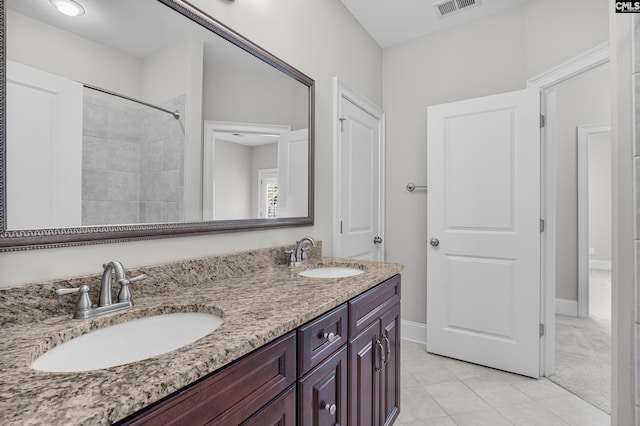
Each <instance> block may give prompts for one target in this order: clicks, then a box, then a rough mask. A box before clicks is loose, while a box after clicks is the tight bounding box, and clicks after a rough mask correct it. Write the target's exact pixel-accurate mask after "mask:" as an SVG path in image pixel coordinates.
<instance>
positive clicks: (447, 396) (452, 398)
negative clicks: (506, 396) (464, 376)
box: [425, 382, 491, 416]
mask: <svg viewBox="0 0 640 426" xmlns="http://www.w3.org/2000/svg"><path fill="white" fill-rule="evenodd" d="M425 389H426V390H427V392H429V394H430V395H431V396H432V397H433V399H435V400H436V402H437V403H438V405H440V406H441V407H442V408H443V409H444V411H446V412H447V414H449V415H450V416H451V415H454V414H463V413H469V412H473V411H483V410H489V409H490V408H491V407H490V406H489V405H488V404H487V403H486V402H484V401H483V400H482V399H481V398H480V397H479V396H478V395H476V394H475V393H473V392H472V391H471V389H469V388H468V387H467V386H466V385H465V384H464V383H462V382H450V383H439V384H435V385H428V386H425Z"/></svg>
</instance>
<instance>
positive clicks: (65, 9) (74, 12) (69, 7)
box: [49, 0, 85, 16]
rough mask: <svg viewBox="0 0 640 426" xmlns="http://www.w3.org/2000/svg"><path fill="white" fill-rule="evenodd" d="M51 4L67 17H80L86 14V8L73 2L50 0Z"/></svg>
mask: <svg viewBox="0 0 640 426" xmlns="http://www.w3.org/2000/svg"><path fill="white" fill-rule="evenodd" d="M49 2H51V4H52V5H53V7H55V8H56V9H58V12H60V13H63V14H65V15H67V16H80V15H84V13H85V10H84V7H82V5H81V4H80V3H77V2H75V1H73V0H49Z"/></svg>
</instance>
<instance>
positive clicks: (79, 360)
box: [31, 312, 223, 372]
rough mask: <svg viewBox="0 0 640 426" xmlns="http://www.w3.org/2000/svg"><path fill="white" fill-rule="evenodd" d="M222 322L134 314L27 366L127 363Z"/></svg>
mask: <svg viewBox="0 0 640 426" xmlns="http://www.w3.org/2000/svg"><path fill="white" fill-rule="evenodd" d="M222 323H223V319H222V318H220V317H219V316H217V315H211V314H204V313H197V312H189V313H174V314H163V315H155V316H150V317H143V318H138V319H135V320H131V321H127V322H123V323H121V324H114V325H112V326H109V327H105V328H101V329H98V330H94V331H92V332H90V333H87V334H84V335H82V336H79V337H76V338H75V339H72V340H69V341H68V342H65V343H63V344H61V345H59V346H56V347H55V348H52V349H51V350H49V351H47V352H46V353H44V354H43V355H42V356H40V357H39V358H38V359H36V360H35V361H34V362H33V364H31V368H33V369H34V370H40V371H52V372H77V371H90V370H99V369H101V368H109V367H115V366H117V365H123V364H129V363H131V362H136V361H141V360H143V359H147V358H151V357H154V356H157V355H161V354H164V353H167V352H171V351H173V350H176V349H178V348H181V347H182V346H186V345H188V344H189V343H192V342H195V341H196V340H198V339H200V338H202V337H204V336H206V335H207V334H209V333H211V332H212V331H214V330H215V329H217V328H218V327H220V325H222Z"/></svg>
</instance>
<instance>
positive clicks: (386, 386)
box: [380, 303, 400, 426]
mask: <svg viewBox="0 0 640 426" xmlns="http://www.w3.org/2000/svg"><path fill="white" fill-rule="evenodd" d="M381 321H382V323H381V326H382V335H381V338H380V341H381V342H382V345H383V347H384V354H385V356H384V362H383V367H382V370H381V371H380V420H381V423H382V424H384V425H385V426H386V425H391V424H393V422H394V421H395V419H396V418H397V417H398V414H399V413H400V304H399V303H398V304H396V305H395V306H394V307H393V308H391V309H390V310H389V311H387V313H385V314H384V315H382V317H381Z"/></svg>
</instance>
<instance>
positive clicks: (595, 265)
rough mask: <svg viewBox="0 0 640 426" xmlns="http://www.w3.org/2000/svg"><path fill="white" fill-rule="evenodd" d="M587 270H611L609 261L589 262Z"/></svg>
mask: <svg viewBox="0 0 640 426" xmlns="http://www.w3.org/2000/svg"><path fill="white" fill-rule="evenodd" d="M589 269H603V270H605V271H610V270H611V261H610V260H593V259H590V260H589Z"/></svg>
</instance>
